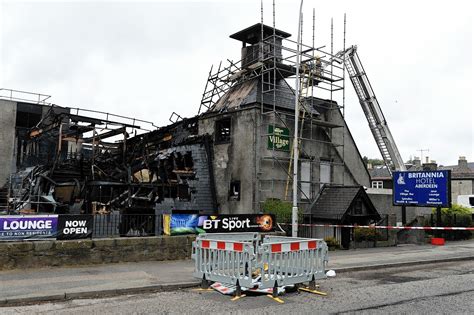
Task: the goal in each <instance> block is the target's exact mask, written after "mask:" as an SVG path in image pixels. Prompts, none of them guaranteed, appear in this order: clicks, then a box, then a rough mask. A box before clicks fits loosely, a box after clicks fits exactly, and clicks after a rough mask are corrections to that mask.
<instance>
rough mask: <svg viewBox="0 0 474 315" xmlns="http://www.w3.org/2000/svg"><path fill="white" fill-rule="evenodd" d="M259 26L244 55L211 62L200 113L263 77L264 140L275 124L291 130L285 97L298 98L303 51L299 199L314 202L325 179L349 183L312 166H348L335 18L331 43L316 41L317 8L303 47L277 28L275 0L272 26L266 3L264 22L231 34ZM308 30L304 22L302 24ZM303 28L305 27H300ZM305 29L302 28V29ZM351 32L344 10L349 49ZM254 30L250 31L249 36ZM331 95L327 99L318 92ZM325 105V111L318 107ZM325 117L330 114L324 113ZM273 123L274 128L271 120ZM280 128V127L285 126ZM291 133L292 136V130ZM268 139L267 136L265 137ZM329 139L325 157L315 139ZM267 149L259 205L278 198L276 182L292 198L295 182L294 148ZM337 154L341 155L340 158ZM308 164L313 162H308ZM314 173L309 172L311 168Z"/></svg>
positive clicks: (261, 122) (219, 105)
mask: <svg viewBox="0 0 474 315" xmlns="http://www.w3.org/2000/svg"><path fill="white" fill-rule="evenodd" d="M255 27H259V28H260V40H258V41H257V40H255V41H254V42H249V44H250V46H246V45H245V44H246V43H245V42H244V46H243V48H242V49H243V50H244V51H245V53H244V52H243V53H242V59H241V60H239V61H237V62H234V61H232V60H229V59H227V61H226V62H224V63H223V62H221V63H220V64H219V66H218V67H217V68H216V69H214V68H213V67H211V70H210V71H209V75H208V80H207V83H206V86H205V89H204V92H203V95H202V99H201V104H200V107H199V112H198V114H201V113H203V112H205V111H220V112H223V111H226V110H227V109H228V107H226V106H222V105H223V103H225V102H226V101H227V104H230V103H232V100H224V102H223V101H222V99H225V95H226V94H227V93H228V92H229V91H230V90H231V89H235V88H236V87H239V86H240V87H243V86H244V85H246V84H248V82H251V81H253V82H255V81H257V82H258V85H259V93H258V94H259V99H258V100H256V102H255V103H257V104H259V106H260V119H259V126H258V128H259V131H260V132H259V135H260V136H259V138H260V140H258V141H259V143H260V146H259V145H257V147H261V145H262V144H263V143H265V142H266V139H268V137H273V139H275V137H276V136H279V134H278V133H276V129H277V128H278V127H281V128H283V129H285V130H292V125H293V123H292V122H294V119H295V114H294V105H293V106H284V105H283V103H288V104H290V103H291V102H293V103H294V100H295V89H294V88H293V87H292V86H291V84H292V82H293V80H295V79H296V73H297V71H296V67H297V57H298V51H300V52H301V53H300V55H299V57H300V58H301V59H300V60H301V63H300V68H299V71H298V72H299V79H300V80H299V81H300V86H299V90H300V93H299V95H300V97H299V105H300V112H299V115H298V117H297V119H298V120H299V126H300V127H299V130H298V148H299V150H298V151H299V160H300V165H299V167H300V169H301V168H305V170H307V171H308V172H306V173H305V175H304V176H303V177H302V178H300V179H299V180H298V190H299V194H300V197H299V198H298V199H299V204H300V205H303V204H309V203H311V202H312V201H313V200H314V199H315V198H316V196H317V194H318V192H319V190H320V188H321V186H322V185H323V184H338V185H344V175H343V176H342V179H339V180H338V181H334V179H329V180H328V179H325V180H321V179H320V178H318V176H316V174H314V173H315V172H313V171H312V170H313V169H315V167H320V165H321V164H324V165H328V166H329V167H330V172H332V171H333V170H332V168H334V167H342V168H344V167H345V162H344V133H345V128H346V126H345V123H344V114H345V110H344V107H345V92H344V89H345V73H344V72H345V65H344V62H343V60H342V58H341V57H340V56H338V55H336V54H335V53H334V36H333V20H332V19H331V45H330V50H329V51H327V48H326V46H320V47H316V46H315V13H314V9H313V27H312V33H313V34H312V43H311V44H304V43H300V47H301V48H300V50H298V47H297V46H298V44H299V43H298V42H296V41H293V40H291V39H289V38H288V37H290V34H288V33H285V32H283V31H280V30H278V29H276V27H275V2H274V1H273V21H272V26H271V27H270V26H267V25H265V24H264V21H263V5H262V7H261V23H259V24H256V25H254V26H252V27H250V28H248V29H245V30H243V31H241V32H239V33H236V34H234V35H231V38H234V39H240V38H239V36H241V37H242V38H246V37H245V36H243V35H245V34H243V35H239V34H240V33H245V32H250V31H251V29H252V28H255ZM301 30H303V28H301ZM301 33H302V31H301ZM300 35H302V34H300ZM345 35H346V18H345V15H344V42H343V48H342V49H343V50H345ZM248 37H249V36H247V38H248ZM336 94H339V95H340V99H342V102H341V103H340V104H337V103H336V102H335V101H334V99H335V98H336ZM320 95H326V98H325V99H324V100H323V99H321V98H317V96H320ZM318 109H319V110H320V111H324V113H320V112H319V111H318ZM332 111H340V113H341V115H342V123H333V122H331V121H329V120H328V119H327V117H328V116H330V115H331V112H332ZM322 117H323V118H325V119H322ZM270 125H271V126H272V127H271V128H270V127H269V126H270ZM281 128H280V129H281ZM336 129H339V130H341V131H342V132H341V133H340V135H341V136H340V137H339V138H340V140H341V139H342V140H341V141H340V142H338V143H337V142H335V141H334V140H333V135H334V133H335V131H334V130H336ZM317 132H319V133H321V132H322V133H324V135H325V137H324V138H325V139H322V138H321V137H317V136H316V135H317ZM288 138H289V139H290V138H292V137H291V136H289V135H288ZM262 141H263V142H262ZM317 143H320V144H325V145H330V146H331V147H332V148H333V149H332V150H331V153H330V154H329V156H328V159H324V160H321V159H320V158H316V157H315V155H314V154H312V152H311V151H312V150H313V151H314V150H317V148H318V146H316V145H315V144H317ZM266 152H268V154H262V155H260V156H257V159H258V161H257V170H256V173H257V179H258V186H257V192H256V194H257V196H258V197H256V200H258V205H256V206H261V204H262V203H263V202H265V200H266V199H267V198H269V197H273V198H275V196H277V195H278V191H277V187H276V186H278V187H280V189H279V190H280V192H281V187H284V196H281V194H280V196H279V198H280V199H286V200H288V196H289V195H291V194H289V189H288V187H291V184H292V176H291V174H292V161H293V158H294V157H293V154H292V153H291V149H290V150H289V151H288V152H282V151H280V150H278V148H276V146H275V145H273V146H272V148H271V149H270V150H266ZM336 155H337V156H338V157H337V158H336ZM268 163H271V168H272V174H263V172H262V169H263V168H264V167H263V165H264V164H267V165H268ZM308 165H309V166H308ZM308 173H309V174H308Z"/></svg>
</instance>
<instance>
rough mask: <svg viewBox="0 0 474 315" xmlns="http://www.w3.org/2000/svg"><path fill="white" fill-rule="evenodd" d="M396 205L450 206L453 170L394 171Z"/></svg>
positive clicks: (394, 201) (394, 199)
mask: <svg viewBox="0 0 474 315" xmlns="http://www.w3.org/2000/svg"><path fill="white" fill-rule="evenodd" d="M392 175H393V204H394V205H395V206H415V207H450V206H451V172H450V171H448V170H443V171H417V172H409V171H406V172H393V174H392Z"/></svg>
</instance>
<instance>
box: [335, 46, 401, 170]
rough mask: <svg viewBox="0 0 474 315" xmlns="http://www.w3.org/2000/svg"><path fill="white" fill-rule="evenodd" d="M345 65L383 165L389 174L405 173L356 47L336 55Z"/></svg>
mask: <svg viewBox="0 0 474 315" xmlns="http://www.w3.org/2000/svg"><path fill="white" fill-rule="evenodd" d="M336 57H338V58H341V59H342V60H343V62H344V64H345V67H346V70H347V73H348V74H349V78H350V79H351V82H352V85H353V86H354V89H355V91H356V93H357V97H358V98H359V102H360V105H361V106H362V110H363V111H364V114H365V117H366V118H367V121H368V123H369V127H370V131H371V132H372V134H373V136H374V139H375V142H376V143H377V146H378V148H379V150H380V153H381V154H382V157H383V160H384V163H385V165H386V166H387V169H388V171H389V172H390V174H391V173H392V169H395V170H397V171H406V167H405V164H404V163H403V160H402V157H401V155H400V152H399V151H398V148H397V145H396V144H395V140H394V139H393V136H392V133H391V132H390V129H389V128H388V124H387V121H386V120H385V117H384V115H383V113H382V109H381V108H380V105H379V102H378V101H377V98H376V97H375V93H374V91H373V90H372V86H371V85H370V82H369V78H368V77H367V74H366V73H365V70H364V67H363V66H362V63H361V62H360V59H359V56H358V55H357V46H351V47H349V48H348V49H346V50H343V51H341V52H339V53H337V55H336Z"/></svg>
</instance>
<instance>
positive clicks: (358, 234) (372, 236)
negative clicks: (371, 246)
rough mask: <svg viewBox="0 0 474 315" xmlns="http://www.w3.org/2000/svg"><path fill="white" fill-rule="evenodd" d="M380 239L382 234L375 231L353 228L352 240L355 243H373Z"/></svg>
mask: <svg viewBox="0 0 474 315" xmlns="http://www.w3.org/2000/svg"><path fill="white" fill-rule="evenodd" d="M380 239H382V234H380V232H379V231H377V230H376V229H370V228H355V229H354V240H355V241H356V242H362V241H369V242H373V241H376V240H380Z"/></svg>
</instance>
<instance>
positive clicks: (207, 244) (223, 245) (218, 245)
mask: <svg viewBox="0 0 474 315" xmlns="http://www.w3.org/2000/svg"><path fill="white" fill-rule="evenodd" d="M201 247H202V248H208V249H222V250H227V251H234V252H242V251H243V250H244V244H243V243H235V242H221V241H209V240H202V241H201Z"/></svg>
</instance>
